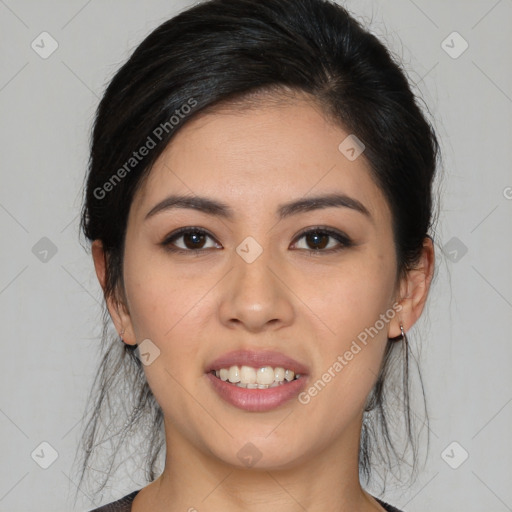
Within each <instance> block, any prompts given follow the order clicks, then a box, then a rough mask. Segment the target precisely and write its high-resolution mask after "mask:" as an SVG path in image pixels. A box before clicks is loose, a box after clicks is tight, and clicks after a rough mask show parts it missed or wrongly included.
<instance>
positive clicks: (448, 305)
mask: <svg viewBox="0 0 512 512" xmlns="http://www.w3.org/2000/svg"><path fill="white" fill-rule="evenodd" d="M187 5H191V2H185V1H183V2H179V1H161V0H150V1H148V2H145V3H143V2H135V1H129V2H128V1H121V0H112V1H109V2H105V1H104V2H100V1H99V0H89V1H88V2H87V1H84V0H73V1H67V2H64V1H43V2H37V1H35V0H32V1H26V0H18V1H8V0H0V33H1V34H2V36H1V38H2V44H1V47H0V63H1V68H0V69H1V71H0V73H1V75H0V108H1V112H2V115H1V117H0V130H1V140H2V146H1V147H2V151H1V188H0V226H1V233H2V241H1V253H0V257H1V265H0V315H1V322H0V326H1V330H2V355H3V357H2V358H1V359H0V376H1V377H0V379H1V381H0V384H1V393H2V394H1V400H0V433H1V436H0V442H1V456H0V460H1V463H0V511H6V512H7V511H9V512H19V511H35V510H52V511H69V510H88V509H90V508H93V505H94V504H93V503H92V502H91V501H90V499H89V498H88V496H87V495H86V493H85V492H84V493H82V492H80V500H81V503H79V504H77V505H76V508H74V505H73V502H72V499H71V496H72V495H73V493H74V491H75V488H76V476H75V475H74V474H73V473H72V470H71V466H72V462H73V458H74V454H75V449H76V445H77V440H78V434H79V431H80V418H81V416H82V413H83V410H84V406H85V399H86V396H87V392H88V391H89V387H90V385H91V383H92V379H93V376H94V372H95V369H96V363H97V357H98V350H97V348H98V337H99V334H100V317H99V315H100V302H101V294H100V289H99V286H98V284H97V282H96V277H95V275H94V272H93V267H92V260H91V258H90V256H89V255H88V254H87V253H86V252H85V251H84V249H83V248H82V247H81V245H80V244H79V241H78V228H77V220H78V217H77V215H78V211H79V207H80V201H81V186H82V183H83V176H84V172H85V169H86V164H87V158H88V138H89V130H90V126H91V121H92V118H93V114H94V110H95V108H96V106H97V103H98V99H99V98H100V97H101V94H102V91H103V90H104V86H105V85H106V83H107V82H108V80H109V79H110V78H111V77H112V75H113V73H114V72H115V70H116V69H117V68H118V67H119V65H120V64H121V63H123V62H124V61H125V59H126V58H127V57H128V55H129V54H130V52H131V51H132V50H133V49H134V48H135V46H136V45H137V44H138V43H139V42H140V41H141V40H142V39H143V38H144V37H145V36H146V35H147V34H148V33H149V32H150V31H151V30H152V29H153V28H155V27H156V26H157V25H158V24H160V23H161V22H162V21H164V20H165V19H167V18H169V17H170V16H171V15H173V14H175V13H176V12H178V11H179V10H181V9H182V8H184V7H185V6H187ZM345 5H347V6H348V7H349V9H350V10H351V11H352V12H353V13H354V14H355V15H356V16H357V17H361V18H362V19H363V20H365V22H366V23H369V24H370V26H371V29H372V31H373V32H374V33H376V34H377V35H379V36H381V37H382V38H383V39H384V40H385V41H386V42H387V44H388V45H390V46H391V47H392V49H393V51H394V52H395V53H396V54H397V55H398V56H399V57H400V58H401V59H402V60H403V62H404V64H405V67H406V69H407V71H408V72H409V74H410V77H411V80H412V82H413V83H415V84H416V88H417V89H418V90H419V92H420V94H421V95H422V96H423V98H424V99H425V101H426V103H427V104H428V106H429V109H430V112H431V114H432V116H433V117H434V119H435V126H436V128H437V131H438V135H439V137H440V139H441V141H442V149H443V155H444V160H443V169H442V174H443V179H442V180H441V181H440V182H439V184H438V187H439V190H440V191H441V194H442V199H441V203H440V214H441V219H440V223H439V225H438V228H437V231H436V247H437V249H438V250H437V258H438V259H437V265H438V275H437V278H436V281H435V283H434V285H433V288H432V293H431V297H430V303H429V307H428V311H427V312H426V314H425V316H424V318H422V320H421V321H420V323H419V324H418V325H417V326H416V327H415V329H413V332H411V340H414V339H415V338H416V339H419V337H418V336H419V335H421V340H422V341H421V345H420V346H418V345H419V344H418V345H415V344H414V342H413V341H412V345H413V348H415V350H417V351H418V350H420V349H421V357H422V368H423V377H424V381H425V386H426V393H427V398H428V399H429V402H428V403H429V407H430V409H429V410H430V418H431V425H430V428H431V436H432V444H431V449H430V454H429V458H428V462H427V464H426V466H425V468H424V470H423V471H422V473H421V474H420V476H419V478H418V481H417V484H416V485H415V486H414V487H413V488H411V489H409V490H408V491H407V492H405V491H404V490H398V489H397V490H393V488H390V489H389V492H388V493H387V494H386V495H385V498H386V499H387V500H389V501H391V502H392V503H393V504H395V505H396V506H398V507H399V508H405V509H406V510H407V512H431V511H434V510H436V511H439V512H443V511H460V510H464V511H466V512H473V511H485V512H491V511H496V512H501V511H506V510H512V486H511V485H510V482H511V479H512V456H511V455H512V437H511V435H510V432H511V420H512V403H511V401H512V377H511V370H510V368H511V363H512V343H511V338H510V331H511V327H512V314H511V313H512V272H511V271H510V268H511V265H510V261H511V255H512V254H511V253H512V242H511V238H512V237H511V234H512V229H511V228H512V226H511V225H512V172H511V161H512V158H511V156H512V155H511V152H512V149H511V148H512V144H511V142H512V68H511V65H510V51H511V47H512V0H499V1H495V0H470V1H467V0H466V1H463V0H457V1H449V2H447V1H441V0H435V1H427V0H414V1H413V0H395V1H393V2H391V1H381V2H378V1H355V0H354V1H348V2H346V3H345ZM43 31H46V32H48V33H49V34H51V37H52V38H53V39H55V40H56V41H57V43H58V48H57V50H56V51H55V52H54V53H53V54H51V55H50V56H49V57H48V58H46V59H43V58H42V57H41V56H40V55H39V54H38V53H37V52H36V51H35V50H34V49H33V48H32V47H31V43H32V42H33V41H35V43H34V45H35V44H38V45H39V47H36V48H37V50H38V51H39V52H40V53H41V52H44V51H48V50H49V49H51V41H50V39H48V36H41V37H39V35H40V34H41V32H43ZM454 31H456V32H458V33H459V34H460V36H461V37H462V38H463V39H461V37H459V36H457V35H450V34H452V33H453V32H454ZM448 36H449V37H448ZM42 38H44V42H43V43H41V39H42ZM443 41H445V43H443ZM464 41H467V43H468V44H469V47H468V48H467V50H466V51H464V52H463V53H462V54H460V55H458V54H459V53H460V51H461V50H462V49H463V48H464ZM43 46H44V48H43ZM449 53H451V56H450V55H449ZM454 57H457V58H454ZM44 237H46V238H47V239H48V240H46V239H43V238H44ZM41 239H43V240H42V241H41ZM50 241H51V242H50ZM55 250H56V251H57V252H56V253H55V254H54V252H55ZM466 250H467V252H465V251H466ZM45 251H47V252H45ZM41 442H47V443H49V444H50V445H51V446H52V447H53V449H55V450H56V452H57V453H58V457H57V459H56V460H55V461H54V462H53V463H52V464H51V465H50V466H49V467H48V468H47V469H43V468H42V467H40V464H43V465H44V463H45V458H46V463H48V462H50V461H51V460H50V458H49V457H51V450H50V449H49V448H48V447H46V446H45V445H44V446H43V447H40V443H41ZM453 442H456V443H457V444H455V445H452V443H453ZM34 450H35V452H34ZM41 450H42V451H41ZM465 452H467V454H468V455H469V456H468V458H467V460H465V461H464V462H463V463H461V461H462V460H463V458H464V456H465ZM32 453H34V456H33V458H32V456H31V454H32ZM37 454H39V456H37ZM36 461H37V463H36ZM459 464H460V465H459ZM457 465H459V466H458V467H457V468H456V469H454V468H453V467H452V466H457ZM141 485H142V481H141V480H140V478H139V477H138V476H132V477H129V476H126V475H125V477H123V478H119V479H116V481H115V482H112V485H111V487H109V488H108V489H106V490H105V493H104V495H103V498H102V501H103V502H107V501H110V500H111V499H114V498H118V497H120V496H122V495H124V494H126V493H128V492H130V491H132V490H134V489H137V488H139V487H140V486H141ZM98 504H99V503H98V502H97V503H96V505H98Z"/></svg>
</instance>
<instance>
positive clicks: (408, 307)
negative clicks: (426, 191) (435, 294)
mask: <svg viewBox="0 0 512 512" xmlns="http://www.w3.org/2000/svg"><path fill="white" fill-rule="evenodd" d="M434 264H435V257H434V245H433V241H432V238H430V237H429V236H428V237H425V239H424V241H423V249H422V254H421V257H420V260H419V261H418V264H417V266H416V267H415V268H414V269H411V270H409V271H408V272H407V275H406V277H405V278H404V279H403V281H402V283H401V286H400V297H401V298H400V301H399V305H400V310H399V311H398V308H397V311H398V313H397V315H396V318H395V319H394V321H392V322H390V328H389V332H388V337H389V338H396V337H400V336H401V330H400V324H402V326H403V329H404V331H405V332H406V333H407V331H409V330H410V329H411V327H412V326H413V325H414V324H415V323H416V321H417V320H418V319H419V317H420V316H421V313H422V312H423V308H424V307H425V304H426V301H427V297H428V293H429V290H430V284H431V282H432V277H433V275H434Z"/></svg>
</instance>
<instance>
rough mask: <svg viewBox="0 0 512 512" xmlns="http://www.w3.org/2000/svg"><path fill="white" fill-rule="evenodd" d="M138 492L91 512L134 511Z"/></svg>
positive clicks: (389, 508) (390, 509) (388, 507)
mask: <svg viewBox="0 0 512 512" xmlns="http://www.w3.org/2000/svg"><path fill="white" fill-rule="evenodd" d="M138 492H139V491H133V492H132V493H131V494H128V495H126V496H125V497H124V498H121V499H120V500H117V501H113V502H112V503H108V504H107V505H103V506H102V507H100V508H95V509H94V510H91V511H90V512H130V511H131V510H132V501H133V500H134V499H135V496H137V493H138ZM374 498H375V499H376V500H377V501H378V502H379V503H380V505H381V506H382V507H384V509H385V510H387V511H388V512H402V511H401V510H398V509H397V508H395V507H393V505H389V504H388V503H384V502H383V501H381V500H379V498H376V497H375V496H374Z"/></svg>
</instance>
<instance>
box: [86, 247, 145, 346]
mask: <svg viewBox="0 0 512 512" xmlns="http://www.w3.org/2000/svg"><path fill="white" fill-rule="evenodd" d="M91 252H92V259H93V261H94V268H95V270H96V276H97V277H98V281H99V282H100V285H101V288H102V290H103V296H104V297H105V301H106V303H107V308H108V311H109V313H110V317H111V318H112V321H113V322H114V325H115V327H116V329H117V332H118V333H123V334H122V336H121V334H120V337H121V338H122V339H123V341H124V342H125V343H126V344H128V345H135V344H136V343H137V342H136V339H135V334H134V332H133V327H132V322H131V317H130V314H129V313H128V311H127V308H126V306H125V305H124V304H122V303H121V302H120V301H119V300H118V299H117V298H116V297H115V296H114V295H115V294H110V295H108V296H107V295H106V276H107V259H106V254H105V251H104V250H103V243H102V242H101V240H94V241H93V243H92V246H91Z"/></svg>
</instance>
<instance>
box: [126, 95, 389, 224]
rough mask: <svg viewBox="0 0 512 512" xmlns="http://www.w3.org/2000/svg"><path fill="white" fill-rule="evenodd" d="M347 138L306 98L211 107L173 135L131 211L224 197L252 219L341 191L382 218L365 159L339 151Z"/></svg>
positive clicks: (380, 199) (382, 202)
mask: <svg viewBox="0 0 512 512" xmlns="http://www.w3.org/2000/svg"><path fill="white" fill-rule="evenodd" d="M349 136H350V134H349V133H348V132H346V131H345V130H344V129H343V128H342V127H340V126H338V125H335V124H333V123H332V122H331V121H329V120H328V119H327V117H326V116H325V115H324V114H323V112H322V111H321V109H320V108H319V107H318V105H317V104H316V103H315V102H313V101H311V100H309V99H307V98H304V97H298V98H297V97H296V98H293V99H290V98H284V99H282V98H278V99H276V98H273V99H272V100H270V101H268V100H261V101H260V102H259V103H258V102H254V101H252V102H251V103H249V104H248V105H247V106H245V108H244V106H243V105H242V108H240V106H239V105H237V106H236V107H233V106H231V107H230V106H229V105H226V106H223V107H221V108H217V109H213V110H211V111H209V112H207V113H206V114H200V115H196V117H195V118H194V119H191V120H190V121H189V122H188V123H187V124H186V125H185V126H184V127H183V128H181V129H180V131H179V132H178V133H177V134H176V135H175V137H174V138H173V140H172V141H171V143H170V144H169V146H168V147H167V148H166V150H165V151H164V152H163V153H162V154H161V155H160V157H159V158H158V159H157V161H156V162H155V164H154V166H153V168H152V170H151V171H150V174H149V177H148V179H147V180H146V181H145V183H144V184H143V186H142V187H141V189H140V190H139V192H138V194H137V195H136V198H135V200H134V205H133V207H134V209H136V210H147V209H148V207H150V206H151V204H154V203H155V202H157V201H159V200H161V199H163V198H164V197H165V195H166V194H169V193H176V192H178V193H184V194H190V195H201V196H211V197H215V198H219V199H220V198H222V200H223V202H227V203H229V204H232V205H233V209H234V210H235V211H236V210H237V209H238V210H240V211H248V209H249V210H250V211H251V212H252V213H253V214H254V212H255V209H256V208H257V207H258V206H259V207H260V208H263V209H268V208H269V207H271V205H274V204H276V203H277V202H279V203H281V202H283V201H286V200H290V199H296V198H299V197H306V196H307V195H318V194H320V193H332V192H341V193H344V194H346V195H350V196H353V197H354V198H356V199H358V200H359V201H361V202H363V203H364V204H365V206H366V207H367V208H368V209H369V210H370V212H371V213H372V214H374V215H376V216H379V215H380V216H382V215H384V216H386V215H389V210H388V207H387V204H386V201H385V199H384V196H383V194H382V193H381V191H380V189H379V188H378V186H377V185H376V183H375V181H374V179H373V177H372V173H371V170H370V167H369V165H368V163H367V161H366V159H365V158H364V154H362V155H361V156H359V157H358V158H356V159H355V160H349V159H348V158H347V157H346V156H345V154H344V153H343V152H342V151H340V149H339V146H340V144H342V143H343V142H344V141H345V140H346V139H347V137H349ZM250 206H251V208H249V207H250Z"/></svg>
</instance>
